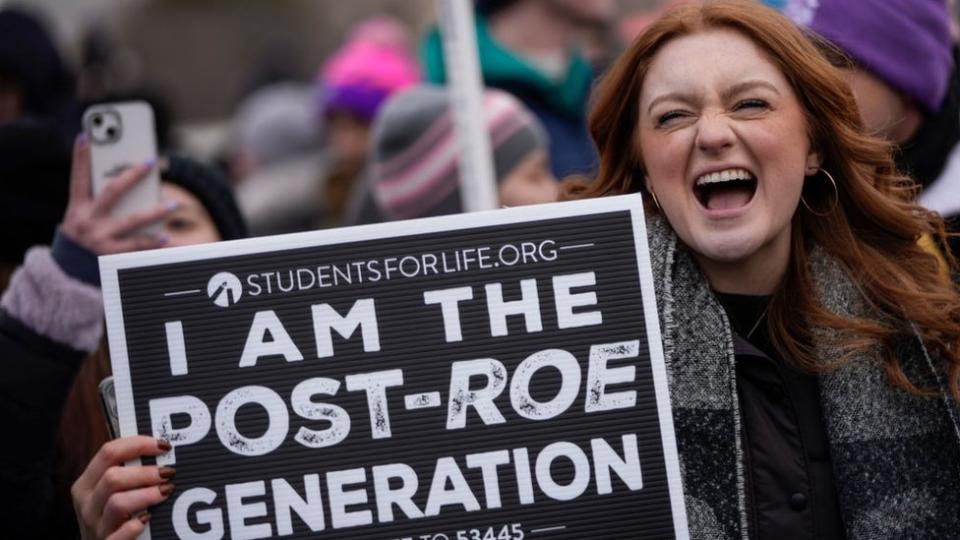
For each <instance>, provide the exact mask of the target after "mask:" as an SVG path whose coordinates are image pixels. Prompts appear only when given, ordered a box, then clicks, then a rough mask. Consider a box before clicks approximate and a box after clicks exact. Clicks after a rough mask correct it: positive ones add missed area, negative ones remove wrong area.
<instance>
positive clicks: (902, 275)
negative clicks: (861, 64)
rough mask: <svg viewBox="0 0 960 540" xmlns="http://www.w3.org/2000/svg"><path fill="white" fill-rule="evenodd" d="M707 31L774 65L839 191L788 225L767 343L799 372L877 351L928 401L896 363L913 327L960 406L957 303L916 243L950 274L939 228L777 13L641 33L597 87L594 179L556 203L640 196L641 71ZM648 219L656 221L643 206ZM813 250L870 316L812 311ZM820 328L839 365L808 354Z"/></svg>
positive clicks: (677, 19)
mask: <svg viewBox="0 0 960 540" xmlns="http://www.w3.org/2000/svg"><path fill="white" fill-rule="evenodd" d="M714 28H725V29H732V30H734V31H737V32H739V33H741V34H743V35H744V36H746V37H748V38H749V39H750V40H751V41H753V42H754V43H755V44H757V45H758V46H759V47H760V48H761V49H762V50H764V51H765V52H766V53H767V55H768V57H769V59H770V60H771V61H773V62H774V64H775V65H777V66H778V67H779V68H780V70H781V71H782V72H783V74H784V75H785V76H786V78H787V79H788V80H789V82H790V84H791V85H792V86H793V89H794V91H795V92H796V94H797V96H798V98H799V100H800V102H801V105H802V106H803V109H804V112H805V117H806V123H807V131H808V134H809V137H810V140H811V142H812V146H813V147H814V148H815V149H817V150H818V151H819V152H820V155H821V157H822V158H823V160H824V161H823V168H824V169H826V170H829V171H832V174H833V176H834V178H835V179H836V182H837V188H838V190H837V192H838V193H837V194H835V193H834V190H833V189H832V187H830V185H829V183H828V182H826V181H818V182H808V183H807V185H805V186H804V191H803V195H804V199H805V200H806V201H807V202H808V203H809V204H810V205H811V206H812V207H814V208H815V209H816V212H817V214H814V213H812V212H810V211H808V210H806V209H804V207H802V206H801V207H799V208H798V210H797V211H796V213H795V214H794V216H793V223H792V237H791V255H790V263H789V266H788V269H787V273H786V275H785V277H784V279H783V281H782V282H781V284H780V286H779V287H778V288H777V290H776V291H775V292H774V294H773V297H772V298H771V301H770V302H771V303H770V307H769V311H768V320H767V324H768V330H769V333H770V336H771V339H772V341H773V344H774V346H775V347H776V348H777V350H778V352H779V353H780V354H781V355H782V356H783V358H785V359H788V361H791V362H793V363H794V364H795V365H797V366H798V367H800V368H802V369H805V370H808V371H813V372H819V371H824V370H827V369H830V368H832V367H835V366H836V365H838V364H839V363H842V362H844V361H845V359H846V358H848V357H849V356H850V355H851V354H854V353H858V352H864V351H866V352H869V350H870V349H872V348H874V347H876V346H877V345H880V346H881V350H882V351H884V352H883V359H882V361H883V362H884V367H885V370H886V373H887V376H888V378H889V379H890V381H891V383H892V384H894V385H895V386H897V387H899V388H902V389H904V390H907V391H910V392H912V393H915V394H926V393H930V392H931V390H932V389H930V388H923V389H921V388H920V387H919V386H918V385H916V384H914V383H913V382H912V381H910V380H909V379H908V377H907V376H906V375H905V373H904V371H903V369H902V367H901V366H900V363H899V359H898V357H897V355H896V342H897V340H898V339H900V338H902V337H903V336H905V335H910V334H912V327H913V326H915V327H916V328H917V329H918V331H919V333H920V335H921V337H922V338H923V340H924V343H925V344H926V346H927V347H928V349H929V350H931V352H934V353H935V354H937V355H939V357H940V358H941V359H943V360H944V361H945V363H946V364H945V366H944V369H945V371H946V372H947V373H948V379H949V381H948V382H949V389H950V392H951V394H952V395H953V396H954V397H955V398H960V387H958V377H960V295H958V292H957V290H956V289H955V288H954V286H953V285H952V284H951V283H949V281H948V280H945V279H944V278H943V276H942V274H941V266H940V263H939V262H938V260H937V258H936V257H935V256H934V255H933V254H931V253H930V252H927V251H924V250H923V249H922V248H921V247H920V246H919V245H918V244H917V240H918V239H919V238H920V237H921V236H922V235H924V234H929V235H931V236H932V237H933V238H934V239H935V240H936V241H937V243H938V244H939V246H940V247H941V249H942V250H944V252H945V253H946V258H947V261H948V265H949V266H950V268H951V269H952V270H953V271H954V272H956V270H957V262H956V260H955V259H954V257H953V256H952V255H951V254H950V252H949V248H948V247H947V233H946V232H945V228H944V223H943V220H942V219H941V218H940V217H939V216H938V215H937V214H935V213H932V212H929V211H927V210H924V209H923V208H921V207H919V206H917V205H916V203H915V198H916V190H917V188H916V186H915V184H914V183H913V181H912V180H910V179H909V178H908V177H906V176H904V175H902V174H900V173H899V172H897V170H896V168H895V166H894V163H893V159H892V153H891V152H892V148H891V146H890V144H889V143H886V142H884V141H881V140H879V139H876V138H873V137H871V136H869V135H867V134H866V133H865V131H864V129H863V124H862V121H861V119H860V115H859V113H858V109H857V105H856V102H855V101H854V96H853V94H852V92H851V90H850V88H849V87H848V86H847V84H846V83H845V82H844V80H843V78H842V77H841V73H840V71H839V70H838V69H837V68H836V67H834V65H832V64H831V62H830V60H829V59H828V57H829V58H836V57H837V56H838V55H839V53H837V52H836V51H835V50H834V49H831V48H830V47H829V46H828V45H826V44H825V42H823V41H822V40H819V39H818V38H816V37H815V36H808V35H805V34H804V33H802V32H801V31H800V30H799V29H798V28H796V27H795V26H794V25H793V24H792V23H791V22H790V21H789V20H788V19H786V18H785V17H783V16H782V15H781V14H780V13H778V12H776V11H775V10H773V9H771V8H768V7H766V6H763V5H761V4H760V3H758V2H755V1H751V0H717V1H709V0H708V1H706V2H703V3H696V4H689V5H685V6H682V7H680V8H678V9H676V10H674V11H671V12H670V13H668V14H666V15H664V16H663V17H662V18H660V19H659V20H657V21H656V22H655V23H653V25H651V26H650V27H649V28H647V29H646V30H645V31H644V32H643V33H642V34H641V35H640V36H639V37H638V38H637V39H636V40H635V41H634V43H633V44H632V45H631V46H630V47H629V48H628V49H627V50H626V52H624V54H623V55H622V56H621V57H620V58H619V60H618V61H617V62H616V63H615V64H614V65H613V66H612V67H611V68H610V69H609V71H608V72H607V73H606V74H605V75H604V77H603V78H602V80H601V81H600V83H599V85H598V87H597V89H596V92H595V97H594V106H593V109H592V111H591V114H590V119H589V125H590V132H591V135H592V136H593V139H594V141H595V142H596V144H597V147H598V149H599V152H600V168H599V173H598V176H597V178H596V179H595V180H594V181H592V182H585V181H583V180H572V181H569V182H567V183H566V184H565V185H564V188H563V194H562V196H561V198H564V199H575V198H584V197H598V196H603V195H610V194H622V193H630V192H635V191H640V190H641V189H642V188H643V185H644V183H643V178H644V173H643V170H644V169H643V155H642V149H641V148H640V147H639V143H638V141H639V136H638V127H637V126H638V121H639V114H640V111H639V103H640V90H641V87H642V84H643V80H644V77H645V75H646V73H647V70H648V69H649V66H650V64H651V62H652V60H653V58H654V56H656V54H657V52H658V51H659V50H660V48H661V47H662V46H663V45H664V44H665V43H667V42H669V41H670V40H672V39H675V38H677V37H681V36H685V35H690V34H695V33H698V32H702V31H705V30H708V29H714ZM820 180H822V179H820ZM837 198H838V200H837ZM647 211H648V212H656V209H655V208H654V207H653V206H652V205H650V204H649V201H648V204H647ZM814 245H818V246H820V247H821V248H823V249H824V250H825V251H826V252H827V253H828V254H829V255H830V256H832V257H833V258H834V259H835V260H836V261H838V262H839V263H840V264H841V265H842V266H843V267H844V268H845V270H846V271H847V273H848V274H849V275H850V276H851V278H852V279H853V281H854V283H855V284H856V285H857V286H858V287H859V288H860V290H861V291H862V293H863V296H864V298H866V299H867V302H868V303H869V304H870V307H871V308H872V311H873V312H874V313H875V316H873V317H871V318H870V319H861V318H857V319H853V318H845V317H840V316H838V315H836V314H834V313H831V312H830V311H828V310H827V309H825V308H824V307H823V306H822V305H820V303H819V302H818V300H817V296H816V290H815V286H814V282H813V277H812V275H811V272H810V268H809V253H810V249H811V248H812V247H813V246H814ZM817 327H821V328H832V329H836V330H839V331H840V332H839V335H840V336H842V337H841V338H840V339H838V340H837V343H836V344H835V345H837V346H839V347H840V348H841V349H842V351H843V352H844V356H843V357H842V358H841V359H840V360H838V361H836V362H830V363H826V362H825V361H822V360H821V359H818V358H817V357H816V351H815V346H814V344H815V343H816V342H817V340H816V339H815V337H814V335H813V331H812V329H813V328H817Z"/></svg>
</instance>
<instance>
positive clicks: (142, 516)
mask: <svg viewBox="0 0 960 540" xmlns="http://www.w3.org/2000/svg"><path fill="white" fill-rule="evenodd" d="M151 517H153V516H151V515H150V512H144V513H142V514H140V515H139V516H137V519H139V520H140V523H146V522H148V521H150V518H151Z"/></svg>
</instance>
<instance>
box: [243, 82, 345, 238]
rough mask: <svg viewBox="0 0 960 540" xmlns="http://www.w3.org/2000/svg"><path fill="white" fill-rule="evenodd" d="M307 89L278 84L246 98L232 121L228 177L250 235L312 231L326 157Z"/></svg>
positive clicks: (319, 210) (319, 124)
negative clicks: (229, 171) (229, 175)
mask: <svg viewBox="0 0 960 540" xmlns="http://www.w3.org/2000/svg"><path fill="white" fill-rule="evenodd" d="M322 131H323V116H322V115H320V114H318V111H317V103H316V100H315V99H314V95H313V90H312V88H311V87H310V86H309V85H303V84H299V83H295V82H282V83H276V84H272V85H269V86H265V87H263V88H260V89H259V90H257V91H255V92H254V93H253V94H251V95H250V96H249V97H247V98H246V99H245V100H244V102H243V103H242V104H241V106H240V108H239V109H238V110H237V114H236V115H235V117H234V121H233V139H234V140H233V142H232V146H233V148H232V151H231V153H232V157H231V163H230V169H231V176H232V177H233V180H234V183H235V185H236V193H237V202H238V203H239V204H240V209H241V210H242V211H243V215H244V217H245V218H246V220H247V223H248V225H249V226H250V233H251V234H252V235H253V236H261V235H267V234H281V233H288V232H296V231H303V230H308V229H312V228H316V227H317V226H318V224H319V223H321V222H322V220H323V206H322V205H321V204H320V202H321V201H322V199H323V185H322V183H321V178H323V176H324V174H325V171H326V167H327V161H328V156H327V153H326V151H325V149H324V148H323V145H322V142H321V136H322Z"/></svg>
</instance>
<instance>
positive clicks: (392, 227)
mask: <svg viewBox="0 0 960 540" xmlns="http://www.w3.org/2000/svg"><path fill="white" fill-rule="evenodd" d="M624 210H627V211H629V212H630V215H631V220H632V223H633V232H634V240H635V245H636V253H637V268H638V274H639V276H640V290H641V293H642V294H643V312H644V315H645V316H646V331H647V342H648V347H649V352H650V363H651V369H652V371H653V385H654V390H655V392H656V400H657V409H658V411H659V419H660V429H661V432H662V434H663V437H662V440H663V457H664V462H665V465H666V474H667V485H668V491H669V493H670V504H671V508H672V511H673V523H674V527H675V534H676V538H678V539H681V540H687V539H689V536H690V535H689V531H688V527H687V515H686V505H685V503H684V496H683V484H682V479H681V476H680V463H679V458H678V455H677V446H676V436H675V433H674V427H673V414H672V412H671V408H670V389H669V385H668V383H667V371H666V365H665V358H664V355H663V341H662V337H661V334H660V323H659V317H658V316H651V315H656V314H657V313H658V311H657V304H656V296H655V293H654V284H653V273H652V270H651V266H650V259H649V247H648V243H647V228H646V223H645V221H644V217H643V199H642V197H641V195H639V194H632V195H619V196H612V197H600V198H595V199H582V200H577V201H567V202H562V203H550V204H540V205H534V206H524V207H516V208H504V209H500V210H488V211H482V212H473V213H469V214H459V215H450V216H439V217H432V218H423V219H413V220H406V221H394V222H389V223H378V224H374V225H360V226H357V227H349V228H343V229H325V230H319V231H311V232H304V233H293V234H284V235H278V236H264V237H259V238H248V239H244V240H230V241H224V242H216V243H213V244H201V245H195V246H185V247H176V248H166V249H157V250H152V251H141V252H132V253H122V254H118V255H107V256H102V257H100V259H99V262H100V281H101V288H102V291H103V300H104V313H105V315H106V322H107V334H108V342H109V345H110V352H111V364H112V366H113V378H114V387H115V388H116V389H117V412H118V415H119V417H120V436H123V437H126V436H129V435H137V434H139V431H138V429H137V423H136V415H135V411H134V407H133V394H132V389H131V384H130V369H129V363H128V357H127V343H126V334H125V329H124V323H123V310H122V304H121V302H120V284H119V279H118V273H119V271H120V270H124V269H129V268H143V267H149V266H157V265H162V264H171V263H182V262H190V261H200V260H205V259H217V258H223V257H235V256H242V255H252V254H256V253H266V252H271V251H280V250H285V249H299V248H309V247H317V246H330V245H337V244H343V243H347V242H363V241H368V240H380V239H384V238H402V237H404V236H414V235H421V234H431V233H438V232H446V231H455V230H460V229H470V228H476V227H490V226H497V225H509V224H514V223H523V222H528V221H542V220H547V219H560V218H567V217H576V216H583V215H593V214H601V213H609V212H617V211H624ZM108 306H109V307H108ZM120 389H123V390H124V391H122V392H121V391H120ZM140 464H141V462H140V460H139V459H135V460H132V461H130V462H128V465H140ZM139 538H141V539H144V540H150V538H151V536H150V526H149V525H148V526H147V528H146V529H145V530H144V532H143V533H142V534H141V535H140V537H139Z"/></svg>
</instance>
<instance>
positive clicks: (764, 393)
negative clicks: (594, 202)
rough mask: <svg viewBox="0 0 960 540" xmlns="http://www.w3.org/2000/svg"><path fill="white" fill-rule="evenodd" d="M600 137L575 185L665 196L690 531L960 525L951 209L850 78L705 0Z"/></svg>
mask: <svg viewBox="0 0 960 540" xmlns="http://www.w3.org/2000/svg"><path fill="white" fill-rule="evenodd" d="M821 2H826V0H821ZM920 3H921V2H916V4H920ZM926 3H929V2H926ZM858 5H859V4H858ZM911 5H913V4H911ZM876 9H879V7H877V8H876ZM891 39H892V38H891ZM590 128H591V133H592V134H593V136H594V139H595V140H596V142H597V147H598V149H599V151H600V173H599V175H598V177H597V178H596V179H595V180H593V181H592V182H578V183H571V184H568V185H566V186H565V187H564V194H563V197H564V198H571V199H575V198H584V197H598V196H606V195H617V194H625V193H632V192H644V193H645V195H649V197H645V213H646V216H647V220H646V221H647V229H646V230H647V234H648V238H649V249H650V260H651V267H652V271H653V280H654V286H655V289H656V291H657V304H658V313H659V316H660V325H661V331H662V339H663V349H664V360H665V363H666V366H667V370H668V374H667V379H668V384H669V389H670V398H671V405H672V415H673V424H674V431H675V434H676V439H677V450H678V455H679V460H680V464H681V466H680V470H681V475H682V481H683V489H684V497H685V504H686V515H687V519H688V524H689V532H690V537H691V538H757V539H762V538H776V539H780V540H793V539H813V538H816V539H818V540H831V539H845V538H848V539H850V540H872V539H879V538H956V537H957V532H958V530H960V513H958V512H957V508H958V507H960V483H958V481H957V479H958V478H960V407H958V401H960V292H958V291H957V290H956V289H955V288H954V287H953V286H952V284H951V283H949V281H947V280H945V279H943V278H942V277H941V275H940V269H941V266H940V263H939V262H938V261H937V259H936V257H935V256H934V254H932V253H930V252H928V251H925V250H924V249H923V248H922V247H921V246H920V245H918V243H917V239H918V238H919V237H920V236H921V235H923V234H928V235H931V236H932V237H934V238H935V239H936V240H937V241H938V242H943V241H944V239H945V232H944V226H943V219H942V218H941V217H940V216H939V215H938V214H936V213H935V212H932V211H929V210H926V209H924V208H922V207H921V206H919V205H917V204H916V203H915V202H914V198H913V183H912V182H911V180H910V179H909V178H908V177H906V176H904V175H903V174H902V173H901V172H899V171H898V170H897V169H896V168H895V167H894V162H893V157H892V155H891V147H890V145H889V143H887V142H886V141H883V140H881V139H878V138H875V137H873V136H871V135H870V131H869V130H867V129H865V128H864V125H863V122H862V120H861V118H860V114H859V113H858V112H857V102H856V101H855V99H854V95H853V93H852V92H851V90H850V87H849V86H848V85H847V84H846V82H845V81H844V76H843V74H842V73H841V71H840V70H838V69H836V68H835V67H834V66H833V65H831V63H830V61H829V60H828V58H827V57H826V56H825V55H824V54H823V53H822V51H821V50H819V49H818V48H817V47H816V46H815V45H814V44H813V42H812V41H811V40H809V39H808V38H807V36H805V35H804V34H803V33H802V32H801V31H800V30H799V29H798V28H797V27H796V26H795V25H793V24H792V23H791V22H790V20H788V19H787V18H785V17H783V16H782V15H781V14H780V13H778V12H777V11H775V10H773V9H771V8H769V7H766V6H763V5H762V4H760V3H759V2H756V1H754V0H749V1H748V0H708V1H705V2H696V3H692V4H689V5H685V6H682V7H680V8H678V9H676V10H674V11H671V12H670V13H668V14H666V15H665V16H663V17H662V18H660V19H659V20H658V21H656V22H654V23H653V24H652V25H651V26H650V27H648V28H647V29H646V30H645V31H644V32H643V33H642V34H640V36H639V37H638V38H637V40H635V41H634V43H633V44H632V45H631V46H630V47H629V48H628V49H627V51H626V53H625V54H624V55H623V56H622V57H621V58H620V60H619V61H618V62H617V63H616V64H615V65H614V66H613V67H612V68H611V69H610V70H609V71H608V72H607V74H606V75H605V76H604V78H603V79H602V80H601V81H600V83H599V85H598V87H597V93H596V96H595V105H594V109H593V111H592V112H591V116H590ZM947 255H948V257H947V258H948V259H949V264H950V265H951V267H952V268H953V269H954V270H956V269H957V261H956V260H955V259H952V258H951V257H949V253H947Z"/></svg>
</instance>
